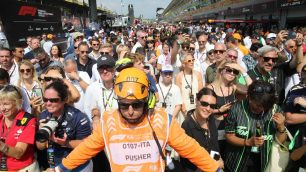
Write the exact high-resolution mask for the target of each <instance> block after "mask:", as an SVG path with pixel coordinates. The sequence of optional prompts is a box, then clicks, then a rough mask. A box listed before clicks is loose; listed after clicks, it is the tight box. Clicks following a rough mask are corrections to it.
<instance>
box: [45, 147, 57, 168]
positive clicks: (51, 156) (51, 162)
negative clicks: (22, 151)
mask: <svg viewBox="0 0 306 172" xmlns="http://www.w3.org/2000/svg"><path fill="white" fill-rule="evenodd" d="M47 154H48V164H49V168H50V169H54V168H55V162H54V148H53V145H52V144H49V146H48V149H47Z"/></svg>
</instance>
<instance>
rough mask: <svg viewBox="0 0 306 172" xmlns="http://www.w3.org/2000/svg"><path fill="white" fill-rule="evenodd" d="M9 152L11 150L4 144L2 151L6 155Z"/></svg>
mask: <svg viewBox="0 0 306 172" xmlns="http://www.w3.org/2000/svg"><path fill="white" fill-rule="evenodd" d="M8 150H9V147H8V146H7V145H6V144H4V145H3V146H2V148H1V150H0V151H1V152H2V153H4V154H5V153H6V152H7V151H8Z"/></svg>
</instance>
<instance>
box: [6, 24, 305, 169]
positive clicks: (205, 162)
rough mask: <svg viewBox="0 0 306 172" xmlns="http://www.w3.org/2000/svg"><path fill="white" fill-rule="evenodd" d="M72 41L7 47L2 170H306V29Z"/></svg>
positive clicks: (171, 31) (154, 29)
mask: <svg viewBox="0 0 306 172" xmlns="http://www.w3.org/2000/svg"><path fill="white" fill-rule="evenodd" d="M67 36H68V41H67V49H65V50H62V49H61V48H62V47H61V46H59V45H58V44H56V43H54V42H53V39H54V35H52V34H43V35H41V36H28V37H27V38H26V40H27V45H28V46H27V47H24V46H23V45H21V44H18V43H16V44H15V45H14V46H13V47H10V48H8V47H1V48H0V67H1V68H0V86H1V91H0V125H1V126H2V127H1V128H0V130H1V131H0V133H1V140H0V152H1V153H0V159H1V160H0V171H24V172H25V171H33V172H37V171H48V172H50V171H67V170H72V171H82V172H90V171H94V172H97V171H105V172H107V171H115V172H117V171H164V170H166V171H185V172H192V171H194V172H197V171H226V172H259V171H262V172H264V171H265V172H268V171H271V170H272V169H271V159H273V158H274V157H273V155H272V153H271V152H272V146H273V144H274V142H277V143H279V144H284V145H285V143H290V144H289V148H288V150H289V159H288V161H287V162H288V163H286V164H285V166H286V167H284V168H283V169H282V170H283V171H290V172H295V171H296V172H298V171H299V170H302V169H304V170H305V168H306V28H293V29H291V30H280V31H276V30H265V31H264V30H263V29H255V30H252V31H251V32H246V31H245V30H239V28H238V27H237V28H236V27H234V26H232V27H230V26H229V27H224V28H223V27H220V26H211V25H207V24H205V25H196V26H194V25H190V26H184V25H170V24H169V25H166V24H165V25H137V26H135V27H128V28H121V29H117V30H116V31H115V30H114V31H110V32H106V31H104V30H103V29H101V30H98V31H96V32H94V34H93V35H90V36H88V35H84V33H82V32H78V31H75V30H74V29H73V28H72V29H71V30H69V33H68V34H67ZM303 115H304V116H303ZM289 133H291V135H292V136H294V137H293V138H291V137H289V136H288V135H290V134H289ZM272 171H273V170H272Z"/></svg>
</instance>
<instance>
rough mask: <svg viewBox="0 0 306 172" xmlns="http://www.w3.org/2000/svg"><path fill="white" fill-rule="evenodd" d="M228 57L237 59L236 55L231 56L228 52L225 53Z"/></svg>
mask: <svg viewBox="0 0 306 172" xmlns="http://www.w3.org/2000/svg"><path fill="white" fill-rule="evenodd" d="M227 56H228V57H229V58H230V59H237V58H238V57H237V56H233V55H230V54H228V55H227Z"/></svg>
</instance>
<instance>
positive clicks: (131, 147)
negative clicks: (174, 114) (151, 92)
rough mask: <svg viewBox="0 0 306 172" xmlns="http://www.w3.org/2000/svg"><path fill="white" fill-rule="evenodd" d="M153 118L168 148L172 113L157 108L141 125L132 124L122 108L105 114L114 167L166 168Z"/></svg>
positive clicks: (128, 169)
mask: <svg viewBox="0 0 306 172" xmlns="http://www.w3.org/2000/svg"><path fill="white" fill-rule="evenodd" d="M149 120H150V123H151V125H152V128H153V129H154V131H155V133H156V135H157V137H158V141H159V143H160V145H161V146H162V148H164V147H165V145H166V143H167V139H168V130H169V124H168V121H169V119H168V115H167V114H166V113H165V112H164V111H160V109H155V111H154V114H153V115H150V116H147V117H145V118H144V119H143V121H142V122H141V123H140V124H139V125H137V126H131V125H129V124H128V123H127V122H126V121H124V120H123V119H122V118H121V117H120V114H119V112H118V111H116V112H115V113H113V114H111V113H105V114H104V115H103V118H102V133H103V137H104V142H105V151H106V153H107V155H108V158H109V162H110V165H111V168H112V171H122V172H131V171H133V172H134V171H135V172H138V171H164V169H163V167H164V162H163V160H162V158H161V156H160V153H159V150H158V147H157V144H156V141H155V140H154V138H153V134H152V128H151V127H150V125H149V122H148V121H149Z"/></svg>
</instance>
